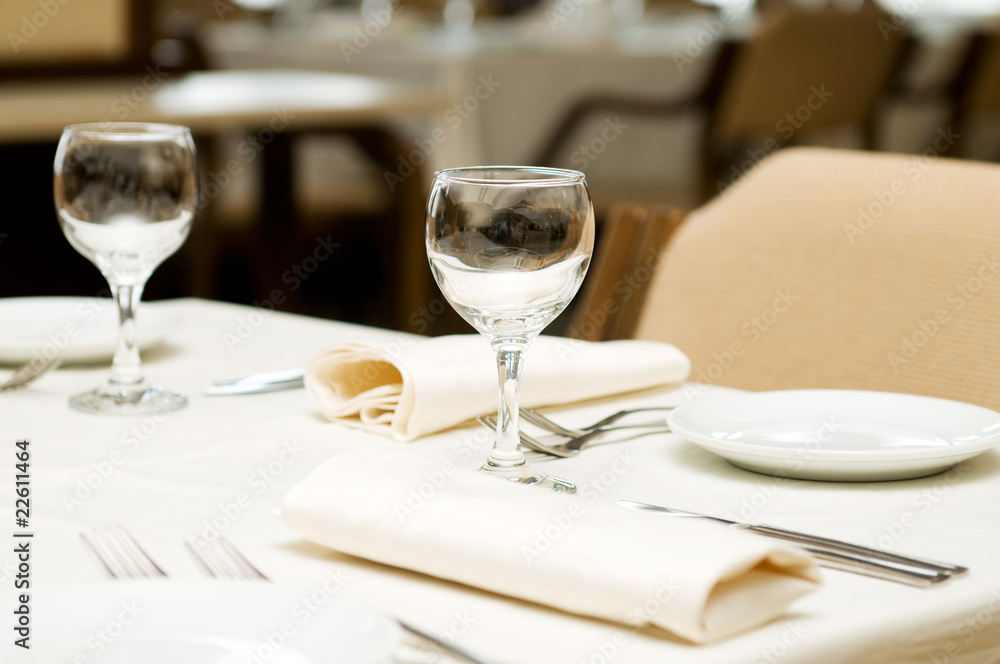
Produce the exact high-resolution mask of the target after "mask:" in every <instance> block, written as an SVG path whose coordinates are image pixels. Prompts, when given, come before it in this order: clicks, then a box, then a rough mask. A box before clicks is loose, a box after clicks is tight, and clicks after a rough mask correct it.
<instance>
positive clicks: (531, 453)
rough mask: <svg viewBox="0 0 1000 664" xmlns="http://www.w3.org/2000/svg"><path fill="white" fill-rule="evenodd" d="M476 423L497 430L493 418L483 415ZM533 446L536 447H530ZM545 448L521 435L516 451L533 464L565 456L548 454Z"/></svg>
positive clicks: (495, 420) (495, 421) (553, 453)
mask: <svg viewBox="0 0 1000 664" xmlns="http://www.w3.org/2000/svg"><path fill="white" fill-rule="evenodd" d="M476 421H477V422H479V423H480V424H481V425H483V426H484V427H486V428H487V429H489V430H491V431H496V429H497V418H495V417H489V416H486V415H484V416H481V417H477V418H476ZM533 444H535V445H537V447H532V445H533ZM545 447H546V446H545V445H544V444H543V443H540V442H538V441H536V440H534V439H533V438H530V437H528V440H527V441H526V440H525V435H524V434H522V436H521V444H520V445H518V446H517V449H519V450H520V451H521V453H522V454H524V458H525V459H527V460H528V461H533V462H538V461H552V460H553V459H558V458H561V457H564V456H566V455H565V454H558V453H556V452H548V451H546V450H545V449H544V448H545Z"/></svg>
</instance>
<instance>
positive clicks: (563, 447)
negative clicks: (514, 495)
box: [476, 416, 670, 458]
mask: <svg viewBox="0 0 1000 664" xmlns="http://www.w3.org/2000/svg"><path fill="white" fill-rule="evenodd" d="M476 419H477V420H478V421H479V423H480V424H482V425H483V426H485V427H488V428H495V427H496V422H497V420H496V418H495V417H492V416H482V417H479V418H476ZM625 429H642V430H644V431H645V432H646V433H670V429H669V428H667V427H666V426H662V427H659V428H651V427H650V425H648V424H637V425H634V426H633V425H624V426H617V427H607V428H604V429H595V430H593V431H587V432H584V433H583V434H581V435H579V436H573V437H571V438H570V439H569V440H566V441H564V442H561V443H551V444H550V443H543V442H542V441H540V440H538V439H537V438H535V437H534V436H531V435H530V434H527V433H525V432H524V431H521V432H520V436H521V444H522V445H524V446H525V447H530V448H531V449H533V450H536V451H538V452H545V453H546V454H550V455H552V456H556V457H562V458H568V457H573V456H576V455H577V454H579V453H580V452H581V451H582V450H583V449H584V448H586V447H587V446H589V445H590V444H592V443H594V442H595V441H596V440H597V439H598V438H600V437H601V436H603V435H604V434H606V433H608V432H609V431H622V430H625ZM562 435H565V434H562Z"/></svg>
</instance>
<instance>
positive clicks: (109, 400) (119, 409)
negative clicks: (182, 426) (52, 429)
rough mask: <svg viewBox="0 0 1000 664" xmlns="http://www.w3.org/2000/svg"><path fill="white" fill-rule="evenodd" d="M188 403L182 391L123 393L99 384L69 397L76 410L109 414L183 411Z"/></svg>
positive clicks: (161, 389)
mask: <svg viewBox="0 0 1000 664" xmlns="http://www.w3.org/2000/svg"><path fill="white" fill-rule="evenodd" d="M187 404H188V400H187V395H185V394H184V393H183V392H178V391H177V390H169V389H166V388H162V387H146V388H145V389H139V390H134V391H120V392H108V391H106V390H105V389H104V388H102V387H98V388H96V389H93V390H89V391H87V392H80V393H79V394H74V395H73V396H71V397H70V398H69V405H70V406H72V407H73V408H75V409H76V410H79V411H83V412H85V413H101V414H110V415H149V414H153V413H162V412H165V411H173V410H180V409H181V408H184V407H185V406H187Z"/></svg>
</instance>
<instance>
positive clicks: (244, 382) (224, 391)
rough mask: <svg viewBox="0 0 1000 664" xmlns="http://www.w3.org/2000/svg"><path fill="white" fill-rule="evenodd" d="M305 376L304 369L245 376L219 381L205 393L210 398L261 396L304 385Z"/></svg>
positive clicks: (206, 389)
mask: <svg viewBox="0 0 1000 664" xmlns="http://www.w3.org/2000/svg"><path fill="white" fill-rule="evenodd" d="M304 375H305V372H304V371H303V370H302V369H283V370H281V371H268V372H265V373H258V374H253V375H251V376H244V377H243V378H233V379H229V380H217V381H215V382H214V383H212V384H211V385H209V386H208V387H206V388H205V390H204V392H205V394H207V395H209V396H223V395H229V394H259V393H261V392H277V391H278V390H291V389H295V388H299V387H302V386H303V385H304V381H303V378H304Z"/></svg>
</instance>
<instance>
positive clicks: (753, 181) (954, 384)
mask: <svg viewBox="0 0 1000 664" xmlns="http://www.w3.org/2000/svg"><path fill="white" fill-rule="evenodd" d="M635 336H636V337H637V338H640V339H657V340H663V341H669V342H671V343H674V344H676V345H677V346H678V347H679V348H680V349H681V350H683V351H684V352H685V353H687V354H688V356H689V357H690V358H691V361H692V365H693V372H692V376H691V379H692V380H693V381H695V382H703V383H709V384H719V385H728V386H733V387H739V388H745V389H750V390H769V389H784V388H849V389H871V390H885V391H893V392H906V393H914V394H925V395H930V396H937V397H943V398H950V399H956V400H960V401H966V402H970V403H975V404H979V405H983V406H987V407H991V408H994V409H1000V389H998V387H997V386H998V385H1000V165H993V164H984V163H976V162H967V161H956V160H948V159H941V158H939V159H936V160H935V159H932V158H929V157H927V156H925V155H920V156H912V155H896V154H884V153H867V152H856V151H848V150H831V149H821V148H790V149H787V150H783V151H779V152H777V153H775V154H774V155H773V156H771V157H769V158H767V159H765V160H763V161H762V162H761V163H760V164H759V165H758V166H757V167H756V168H754V169H753V170H752V171H751V172H750V173H749V174H748V175H747V176H746V177H745V178H744V179H743V180H742V181H740V182H738V183H737V184H736V185H735V186H734V187H733V188H732V189H731V190H730V191H729V192H727V193H726V194H724V195H722V196H721V197H719V198H716V199H715V200H713V201H711V202H710V203H708V204H707V205H705V206H703V207H702V208H700V209H698V210H696V211H694V212H692V213H691V214H690V215H689V217H688V219H687V220H686V221H685V223H684V224H683V225H682V226H681V227H680V229H679V230H678V231H677V232H676V233H675V234H674V237H673V239H672V241H671V244H670V245H669V247H668V253H667V255H666V257H665V259H664V261H663V265H662V266H661V268H660V270H659V271H658V272H657V274H656V276H655V277H654V279H653V281H652V283H651V286H650V290H649V293H648V296H647V299H646V304H645V308H644V311H643V315H642V317H641V319H640V321H639V326H638V330H637V332H636V334H635Z"/></svg>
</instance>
